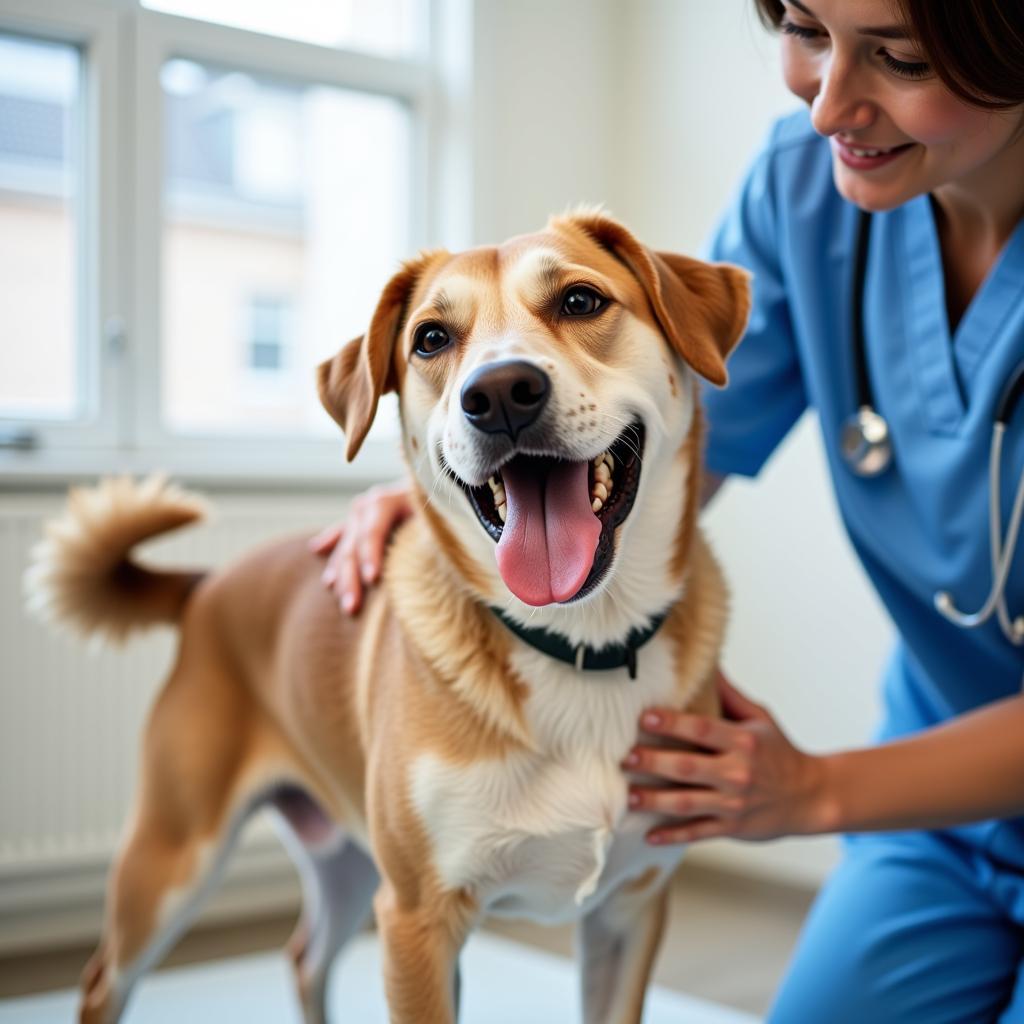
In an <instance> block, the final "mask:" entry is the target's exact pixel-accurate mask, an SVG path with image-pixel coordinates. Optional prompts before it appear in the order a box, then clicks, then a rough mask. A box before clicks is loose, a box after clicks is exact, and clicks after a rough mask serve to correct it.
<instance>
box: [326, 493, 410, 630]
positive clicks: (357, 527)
mask: <svg viewBox="0 0 1024 1024" xmlns="http://www.w3.org/2000/svg"><path fill="white" fill-rule="evenodd" d="M410 515H412V496H411V491H410V489H409V485H408V483H406V482H405V481H404V480H403V481H399V482H398V483H395V484H388V485H387V486H378V487H371V488H370V489H369V490H368V491H364V492H363V493H362V494H360V495H358V496H357V497H355V498H354V499H353V501H352V507H351V508H350V509H349V515H348V519H346V520H345V522H343V523H336V524H335V525H333V526H329V527H327V529H325V530H322V531H321V532H320V533H318V534H317V535H316V536H315V537H314V538H313V539H312V540H311V541H310V542H309V549H310V551H312V552H314V553H315V554H318V555H325V556H326V557H327V565H326V566H325V567H324V571H323V573H322V574H321V577H320V579H321V581H322V582H323V585H324V586H325V587H327V589H328V590H330V591H331V592H332V593H333V594H334V595H335V597H337V598H338V602H339V604H340V605H341V608H342V610H343V611H345V612H347V613H348V614H349V615H355V614H356V612H358V611H359V609H360V607H361V606H362V601H363V589H364V587H368V586H371V585H372V584H374V583H376V582H377V580H378V579H379V578H380V570H381V566H382V565H383V562H384V549H385V548H386V547H387V543H388V540H389V539H390V537H391V534H392V533H393V532H394V530H395V528H396V527H397V526H398V524H399V523H401V522H402V520H403V519H407V518H408V517H409V516H410Z"/></svg>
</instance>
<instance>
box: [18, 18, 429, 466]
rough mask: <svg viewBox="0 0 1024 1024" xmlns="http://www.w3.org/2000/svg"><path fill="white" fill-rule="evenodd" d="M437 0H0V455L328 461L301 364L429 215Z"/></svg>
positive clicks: (30, 461)
mask: <svg viewBox="0 0 1024 1024" xmlns="http://www.w3.org/2000/svg"><path fill="white" fill-rule="evenodd" d="M433 2H435V0H336V2H332V3H330V4H323V3H321V2H319V0H292V2H290V3H288V4H281V3H278V2H277V0H91V2H90V3H83V2H81V0H47V3H46V4H39V3H38V0H0V316H2V328H0V474H5V473H8V474H9V473H17V474H27V475H30V476H32V475H37V474H38V473H52V474H57V475H63V474H66V473H67V472H69V471H72V472H84V473H93V472H101V471H144V470H148V469H151V468H153V467H155V466H159V467H162V468H166V469H168V470H170V471H172V472H179V473H182V472H186V473H190V474H193V475H203V474H204V473H214V474H217V475H220V474H221V473H222V472H226V473H229V474H230V473H238V474H242V475H253V474H259V475H265V474H270V475H273V474H274V473H275V472H280V474H281V475H284V476H290V477H293V476H301V475H307V476H308V475H318V474H321V473H322V471H324V470H325V469H329V470H333V469H335V468H337V467H338V466H339V464H340V455H339V453H340V451H341V450H342V444H341V439H340V437H339V434H338V430H337V427H336V425H335V424H334V423H333V422H332V421H331V420H330V419H329V417H328V416H327V415H326V414H325V413H324V412H323V410H322V409H321V407H320V403H319V401H318V399H317V396H316V393H315V376H314V369H315V366H316V364H317V363H319V362H320V361H321V360H323V359H324V358H327V357H328V356H330V355H332V354H333V353H334V352H336V351H337V350H338V348H340V347H341V345H343V344H344V343H345V342H347V341H348V340H349V339H350V338H352V337H354V336H356V335H358V334H359V333H361V332H362V331H363V330H365V328H366V326H367V324H368V323H369V320H370V317H371V315H372V312H373V307H374V304H375V302H376V299H377V296H378V295H379V294H380V290H381V288H382V286H383V285H384V284H385V282H386V281H387V279H388V277H389V276H390V275H391V274H392V273H393V272H394V270H395V269H396V268H397V266H398V264H399V262H400V260H401V259H403V258H406V257H407V256H409V255H411V254H412V253H414V252H415V251H416V250H417V249H418V248H420V247H422V246H423V245H424V244H425V242H426V240H427V237H428V235H429V233H430V232H431V230H432V226H433V225H435V224H436V223H437V222H438V221H439V220H440V218H439V217H438V216H437V215H436V214H435V213H434V209H435V206H434V204H430V203H428V201H427V200H428V195H429V193H428V189H429V188H430V187H431V183H432V182H433V181H435V180H436V174H435V172H434V170H433V168H434V167H435V165H436V164H437V163H438V162H439V157H438V154H437V149H438V147H439V145H440V141H439V140H441V139H442V138H443V132H441V131H439V130H438V128H437V126H436V125H435V124H434V123H433V120H432V119H433V118H435V117H436V116H439V115H436V113H435V112H436V111H437V110H439V109H440V105H439V104H437V103H435V102H434V99H433V91H434V84H433V76H434V74H435V71H434V65H433V64H432V63H431V60H430V54H429V49H428V46H427V42H428V39H427V33H426V24H427V22H428V18H427V15H428V13H429V10H430V5H431V3H433ZM435 217H436V218H437V219H436V220H435ZM379 419H380V420H381V421H382V422H381V424H380V426H379V427H375V432H374V433H373V434H371V437H370V439H369V444H368V447H369V448H370V449H371V451H376V452H377V454H378V456H379V459H378V465H379V472H380V473H394V472H396V471H398V469H399V466H400V463H399V461H398V452H397V447H396V442H395V438H396V436H397V418H396V416H395V410H394V406H393V404H391V405H389V404H388V403H384V405H383V407H382V412H381V415H380V416H379ZM375 438H376V440H375ZM375 445H376V446H377V447H376V448H375ZM24 447H32V448H33V450H32V451H30V452H26V451H15V450H12V449H18V448H24Z"/></svg>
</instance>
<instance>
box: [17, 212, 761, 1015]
mask: <svg viewBox="0 0 1024 1024" xmlns="http://www.w3.org/2000/svg"><path fill="white" fill-rule="evenodd" d="M748 309H749V298H748V280H747V275H746V273H745V272H744V271H742V270H740V269H738V268H735V267H731V266H728V265H724V264H722V265H710V264H706V263H703V262H699V261H697V260H693V259H689V258H687V257H684V256H678V255H672V254H665V253H655V252H653V251H651V250H649V249H647V248H646V247H644V246H643V245H641V244H640V243H639V242H638V241H637V240H636V239H635V238H634V237H633V235H632V234H630V232H629V231H628V230H627V229H626V228H625V227H623V226H622V225H621V224H620V223H619V222H617V221H616V220H614V219H613V218H612V217H610V216H609V215H608V214H606V213H604V212H603V211H601V210H589V209H580V210H576V211H573V212H570V213H568V214H565V215H562V216H558V217H554V218H552V219H551V220H550V221H549V223H548V224H547V226H546V227H545V228H544V229H543V230H541V231H540V232H538V233H536V234H532V235H525V236H520V237H516V238H513V239H511V240H510V241H508V242H506V243H504V244H502V245H500V246H493V247H482V248H477V249H473V250H470V251H468V252H465V253H461V254H457V255H452V254H450V253H448V252H444V251H430V252H424V253H421V254H420V255H419V256H418V257H416V258H415V259H412V260H410V261H408V262H406V263H404V264H403V265H402V266H401V268H400V270H399V271H398V272H397V273H396V274H395V276H394V277H393V278H392V280H391V281H390V282H389V283H388V284H387V286H386V287H385V289H384V291H383V294H382V296H381V298H380V301H379V304H378V305H377V307H376V311H375V312H374V314H373V317H372V321H371V323H370V326H369V329H368V331H367V332H366V333H365V334H364V335H362V336H360V337H358V338H356V339H354V340H353V341H351V342H350V343H348V344H347V345H345V346H344V347H343V348H342V349H341V351H340V352H339V353H338V354H337V355H336V356H335V357H334V358H333V359H331V360H329V361H327V362H325V363H324V364H323V365H321V366H320V367H319V368H318V382H319V393H320V397H321V400H322V402H323V404H324V406H325V407H326V409H327V410H328V412H329V413H330V414H331V416H332V417H333V418H334V419H335V420H336V421H337V422H338V424H339V425H340V426H341V427H342V428H343V430H344V433H345V437H346V441H347V448H346V455H347V458H348V459H349V460H351V459H352V458H354V457H355V455H356V453H357V452H358V450H359V448H360V445H361V444H362V442H363V439H364V438H365V436H366V434H367V431H368V430H369V428H370V426H371V423H372V422H373V419H374V415H375V412H376V409H377V404H378V400H379V398H380V396H381V395H382V394H384V393H386V392H390V391H396V392H397V393H398V395H399V404H400V412H401V424H402V446H403V449H404V454H405V457H406V460H407V463H408V466H409V470H410V475H411V478H412V481H413V486H414V493H415V503H416V505H417V506H418V509H419V511H418V512H417V514H415V515H414V516H413V517H412V518H411V519H410V520H409V521H407V522H406V523H405V524H404V525H403V526H402V527H401V528H400V529H399V530H398V531H397V533H396V535H395V537H394V539H393V541H392V543H391V545H390V548H389V551H388V555H387V558H386V565H385V571H384V579H383V585H382V586H380V587H378V588H376V589H375V590H374V591H372V592H371V593H370V594H369V595H368V597H367V600H366V604H365V607H364V609H363V611H362V613H361V614H360V616H359V617H358V618H356V619H349V618H346V617H344V616H342V615H340V614H339V612H338V609H337V606H336V603H335V601H334V600H333V599H332V598H331V596H330V595H329V594H328V593H327V592H326V591H325V589H324V587H323V586H322V584H321V582H320V566H319V564H318V559H317V558H316V557H315V556H314V555H312V554H311V553H310V552H309V550H308V546H307V540H306V538H296V539H292V540H286V541H283V542H279V543H275V544H272V545H270V546H268V547H265V548H263V549H261V550H258V551H256V552H254V553H252V554H250V555H248V556H247V557H245V558H243V559H242V560H241V561H239V562H237V563H235V564H234V565H232V566H230V567H228V568H227V569H224V570H222V571H218V572H215V573H212V574H205V573H192V572H178V571H158V570H155V569H151V568H147V567H145V566H144V565H142V564H140V563H138V562H137V561H135V560H133V558H132V556H131V551H132V548H133V547H134V546H135V545H136V544H138V543H139V542H141V541H143V540H144V539H146V538H149V537H153V536H156V535H159V534H161V533H164V532H165V531H168V530H171V529H173V528H176V527H179V526H182V525H184V524H186V523H189V522H192V521H194V520H196V519H198V518H199V517H200V515H201V514H202V506H201V503H200V502H199V501H198V500H197V499H195V498H194V497H192V496H190V495H188V494H186V493H185V492H182V491H180V490H177V489H175V488H174V487H171V486H168V485H167V484H166V483H165V482H163V481H161V480H159V479H155V478H154V479H152V480H150V481H148V482H146V483H143V484H141V485H139V484H134V483H132V482H131V481H128V480H124V479H121V480H110V481H105V482H104V483H102V484H101V485H100V486H99V487H97V488H95V489H93V490H79V491H74V492H72V495H71V498H70V501H69V507H68V510H67V512H66V513H65V517H64V519H63V520H61V521H59V522H57V523H56V524H54V525H51V526H50V528H49V530H48V533H47V537H46V539H45V540H44V541H43V542H41V544H40V545H39V546H37V549H36V551H35V553H34V562H33V566H32V568H31V569H30V571H29V577H28V589H29V592H30V595H31V599H32V602H33V604H34V606H35V607H36V608H37V609H38V610H41V611H42V612H43V613H44V614H48V615H49V616H50V617H51V618H53V619H56V620H58V621H60V622H62V623H64V624H66V625H70V626H74V627H77V628H78V629H79V630H80V631H82V632H85V633H86V634H90V635H93V636H100V637H106V638H107V639H114V640H119V639H121V638H123V637H124V636H126V635H127V634H128V633H130V632H131V631H132V630H135V629H137V628H139V627H140V626H146V625H150V624H155V623H172V624H176V625H177V627H178V629H179V631H180V643H179V647H178V651H177V658H176V661H175V663H174V666H173V668H172V670H171V672H170V675H169V678H168V679H167V681H166V684H165V685H164V687H163V690H162V691H161V693H160V694H159V696H158V698H157V700H156V703H155V706H154V707H153V709H152V712H151V715H150V718H149V721H148V724H147V727H146V730H145V736H144V742H143V757H142V766H141V780H140V785H139V791H138V795H137V800H136V803H135V809H134V811H133V813H132V815H131V817H130V820H129V822H128V825H127V828H126V832H125V836H124V838H123V841H122V844H121V847H120V850H119V852H118V854H117V857H116V860H115V863H114V865H113V868H112V870H111V876H110V882H109V893H108V901H107V910H106V916H105V922H104V926H103V934H102V939H101V942H100V945H99V948H98V949H97V951H96V953H95V955H94V956H93V958H92V960H91V961H90V963H89V965H88V966H87V968H86V970H85V971H84V973H83V978H82V996H81V1008H80V1020H81V1021H83V1022H85V1024H100V1022H103V1024H110V1022H112V1021H115V1020H117V1019H118V1017H119V1016H120V1015H121V1013H122V1011H123V1009H124V1007H125V1004H126V1001H127V999H128V997H129V994H130V992H131V989H132V986H133V985H134V984H135V982H136V981H137V980H138V979H139V977H140V976H141V975H142V974H143V973H144V972H145V971H147V970H148V969H149V968H151V967H152V966H153V965H154V964H155V963H156V962H157V961H158V960H159V959H160V957H161V956H162V955H163V954H164V953H165V952H166V951H167V949H168V948H169V947H170V945H171V944H172V943H173V942H174V941H176V939H177V938H178V937H179V936H180V935H181V934H182V932H183V931H184V929H185V928H186V926H187V924H188V922H189V921H190V920H191V919H192V918H193V916H194V914H195V913H196V912H197V909H198V907H199V905H200V903H201V901H202V898H203V896H204V895H205V894H206V893H207V892H209V890H210V889H211V887H212V886H213V884H214V882H215V880H216V878H217V875H218V873H219V871H220V869H221V867H222V866H223V864H224V862H225V859H226V857H227V855H228V853H229V851H230V849H231V847H232V844H233V842H234V840H235V839H236V837H237V836H238V834H239V831H240V829H241V828H242V825H243V824H244V822H245V821H246V819H247V818H248V817H249V815H250V814H251V813H252V812H253V810H254V809H256V808H257V807H260V806H265V805H267V804H270V805H272V806H273V807H274V808H275V809H276V810H277V812H278V815H279V817H280V819H281V820H282V821H283V822H284V823H285V825H286V829H287V836H288V837H289V841H288V845H289V847H290V849H291V851H292V853H293V854H294V856H295V858H296V860H297V862H298V864H299V869H300V874H301V878H302V881H303V890H304V901H303V910H302V914H301V916H300V920H299V924H298V925H297V928H296V932H295V935H294V936H293V938H292V940H291V941H290V942H289V951H290V954H291V958H292V961H293V963H294V970H295V976H296V979H297V986H298V993H299V998H300V1001H301V1005H302V1011H303V1014H304V1019H305V1020H306V1022H307V1024H313V1022H322V1021H324V1020H325V1019H326V1017H325V1006H324V997H325V987H326V980H327V973H328V968H329V966H330V964H331V962H332V960H333V958H334V956H335V954H336V953H337V952H338V951H339V950H340V949H341V948H342V947H343V946H344V945H345V943H346V942H347V940H348V939H349V938H350V937H351V936H352V935H353V934H354V933H355V932H356V931H357V930H358V929H359V928H360V927H361V926H362V925H363V923H364V921H365V919H366V918H367V916H368V914H369V912H370V910H371V908H372V910H373V911H374V913H375V917H376V924H377V928H378V930H379V936H380V942H381V946H382V952H383V963H384V973H385V989H386V993H387V1000H388V1006H389V1012H390V1015H391V1020H392V1021H394V1022H398V1024H442V1022H451V1021H454V1020H455V1019H456V1017H457V1012H458V966H457V961H458V955H459V950H460V948H461V946H462V945H463V942H464V941H465V939H466V937H467V935H468V934H469V932H470V931H471V929H472V928H473V927H474V926H475V925H477V924H478V922H480V921H481V919H482V918H483V917H484V916H485V915H488V914H497V915H510V916H525V917H528V918H532V919H535V920H538V921H542V922H565V921H578V922H579V926H580V935H581V942H580V947H581V972H582V988H583V1007H584V1017H585V1020H586V1021H587V1022H588V1024H599V1022H600V1024H625V1022H636V1021H639V1020H640V1017H641V1013H642V1006H643V999H644V992H645V989H646V986H647V982H648V977H649V974H650V970H651V965H652V961H653V959H654V956H655V953H656V950H657V946H658V942H659V939H660V935H661V932H662V928H663V923H664V918H665V906H666V886H667V883H668V881H669V879H670V877H671V875H672V874H673V872H674V870H675V868H676V867H677V865H678V863H679V860H680V858H681V856H682V850H681V849H680V848H679V847H670V848H663V847H657V846H654V845H652V844H649V843H646V842H645V840H644V836H645V833H646V832H647V831H648V830H649V829H650V827H651V826H652V824H653V823H654V822H655V821H656V819H655V818H654V817H653V816H651V815H649V814H639V813H627V778H626V776H625V775H624V773H623V771H622V770H621V768H620V762H621V761H622V759H623V757H624V756H625V754H626V753H627V751H628V750H629V749H630V747H631V745H632V744H633V742H634V741H635V736H636V728H637V722H638V717H639V714H640V712H641V710H642V709H643V708H645V707H647V706H650V705H652V704H668V705H673V706H676V707H679V708H688V709H692V710H694V711H699V712H701V713H705V714H716V713H718V708H717V700H716V695H715V692H714V686H713V683H712V680H713V677H714V669H715V666H716V663H717V660H718V655H719V651H720V647H721V642H722V635H723V630H724V626H725V622H726V617H727V594H726V588H725V584H724V581H723V579H722V576H721V573H720V571H719V569H718V567H717V564H716V562H715V561H714V558H713V556H712V554H711V553H710V551H709V549H708V547H707V545H706V543H705V541H704V540H703V538H702V536H701V533H700V530H699V528H698V524H697V513H698V497H699V490H700V481H701V454H702V429H703V428H702V419H701V413H700V408H699V391H698V378H704V379H706V380H707V381H710V382H711V383H713V384H715V385H720V386H721V385H724V384H725V382H726V369H725V360H726V358H727V356H728V354H729V352H730V351H731V349H732V348H733V347H734V346H735V344H736V343H737V341H738V340H739V338H740V336H741V334H742V332H743V330H744V327H745V323H746V319H747V313H748Z"/></svg>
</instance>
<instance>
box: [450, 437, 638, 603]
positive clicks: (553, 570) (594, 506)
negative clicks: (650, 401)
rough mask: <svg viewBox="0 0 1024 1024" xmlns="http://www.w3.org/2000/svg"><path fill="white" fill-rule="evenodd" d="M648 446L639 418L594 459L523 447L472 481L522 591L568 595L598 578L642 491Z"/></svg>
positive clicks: (503, 560) (505, 574)
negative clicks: (526, 451)
mask: <svg viewBox="0 0 1024 1024" xmlns="http://www.w3.org/2000/svg"><path fill="white" fill-rule="evenodd" d="M643 447H644V428H643V425H642V424H641V423H634V424H633V425H632V426H630V427H627V428H626V430H624V431H623V432H622V433H621V434H620V435H619V437H618V438H617V439H616V440H615V442H614V444H612V446H611V447H610V448H609V449H608V450H607V451H604V452H602V453H601V454H600V455H599V456H597V458H595V459H592V460H590V461H589V462H567V461H565V460H562V459H557V458H554V457H552V456H539V455H516V456H515V457H514V458H513V459H511V460H510V461H509V462H506V463H505V464H504V465H503V466H502V467H501V469H500V470H498V471H497V472H495V473H494V475H493V476H492V477H491V478H490V480H488V482H487V483H486V484H483V485H482V486H480V487H468V486H467V487H466V488H465V490H466V493H467V494H468V495H469V500H470V504H471V505H472V506H473V509H474V511H475V512H476V514H477V518H478V519H479V520H480V523H481V524H482V525H483V528H484V529H485V530H486V531H487V532H488V533H489V534H490V535H491V536H492V537H493V538H494V539H495V540H496V541H497V542H498V548H497V560H498V571H499V572H500V573H501V576H502V579H504V581H505V584H506V585H507V586H508V588H509V590H511V591H512V593H513V594H515V595H516V597H518V598H519V599H520V600H521V601H523V602H524V603H526V604H529V605H535V606H538V605H546V604H552V603H553V602H560V603H565V602H567V601H573V600H577V599H579V598H581V597H584V596H585V595H586V594H588V593H589V592H590V591H591V590H592V589H593V588H594V587H595V586H597V584H598V582H599V581H600V579H601V577H602V575H603V574H604V572H605V570H606V569H607V568H608V565H609V563H610V562H611V558H612V554H613V553H614V547H615V545H614V537H615V530H616V529H617V527H619V526H620V525H621V524H622V523H623V522H624V521H625V520H626V517H627V516H628V515H629V513H630V510H631V509H632V507H633V501H634V499H635V498H636V492H637V487H638V486H639V483H640V460H641V456H642V455H643Z"/></svg>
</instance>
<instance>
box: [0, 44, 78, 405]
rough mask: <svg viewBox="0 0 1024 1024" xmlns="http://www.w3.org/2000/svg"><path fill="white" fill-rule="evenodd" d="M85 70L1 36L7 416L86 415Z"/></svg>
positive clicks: (48, 49)
mask: <svg viewBox="0 0 1024 1024" xmlns="http://www.w3.org/2000/svg"><path fill="white" fill-rule="evenodd" d="M80 79H81V74H80V64H79V54H78V51H77V50H76V49H75V48H74V47H71V46H66V45H63V44H56V43H49V42H43V41H40V40H34V39H28V38H22V37H19V36H13V35H6V34H3V33H0V416H2V417H8V418H19V419H21V418H28V419H51V420H62V419H64V420H66V419H71V418H74V417H76V416H77V415H79V414H80V411H81V406H82V401H81V397H82V396H81V394H80V391H81V388H80V386H79V385H80V380H81V376H82V374H81V360H80V353H79V350H78V331H77V322H78V303H77V280H76V267H77V262H78V261H77V259H76V247H77V229H76V216H75V208H76V201H77V196H78V194H79V192H80V190H81V189H80V179H79V175H80V166H81V160H80V157H79V153H78V131H79V124H80V120H81V111H80V107H81V92H80Z"/></svg>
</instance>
